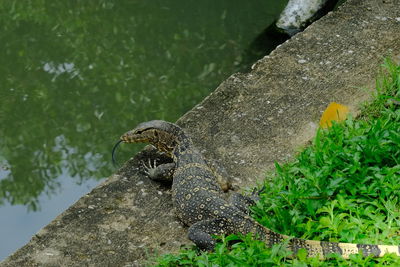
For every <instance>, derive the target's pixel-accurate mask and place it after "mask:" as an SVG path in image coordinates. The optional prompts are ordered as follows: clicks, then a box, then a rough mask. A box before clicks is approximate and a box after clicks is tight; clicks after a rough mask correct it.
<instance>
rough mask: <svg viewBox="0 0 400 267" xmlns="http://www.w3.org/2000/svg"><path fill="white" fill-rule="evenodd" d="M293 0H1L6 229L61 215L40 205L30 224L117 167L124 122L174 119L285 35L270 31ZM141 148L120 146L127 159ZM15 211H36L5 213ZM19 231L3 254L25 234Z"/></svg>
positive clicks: (1, 182) (0, 141)
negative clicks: (274, 35)
mask: <svg viewBox="0 0 400 267" xmlns="http://www.w3.org/2000/svg"><path fill="white" fill-rule="evenodd" d="M285 4H286V1H284V0H257V1H227V0H220V1H214V0H203V1H192V0H175V1H157V0H153V1H151V0H146V1H137V0H136V1H135V0H118V1H117V0H108V1H106V0H93V1H84V0H69V1H45V0H36V1H34V0H32V1H29V0H14V1H12V0H8V1H2V2H1V3H0V60H1V64H0V125H1V126H0V214H1V216H2V217H3V223H2V222H1V220H2V219H0V225H1V226H2V227H1V231H4V232H8V233H10V232H12V231H15V232H16V234H15V236H17V235H18V232H19V230H18V229H19V228H18V227H21V228H22V227H24V229H26V228H27V229H28V231H27V232H28V234H25V235H27V236H24V237H21V240H25V241H24V242H26V241H27V240H28V239H29V238H30V236H31V235H32V234H34V233H35V232H36V231H37V230H38V228H40V227H42V226H44V225H45V224H47V223H48V222H49V221H50V220H51V218H52V217H54V216H55V215H54V214H51V215H49V216H47V217H46V216H44V215H43V216H40V217H41V219H40V220H39V219H38V220H39V221H38V223H37V224H36V226H35V227H36V228H35V227H33V228H32V229H31V228H30V225H31V224H30V223H28V221H29V220H31V221H34V220H36V218H37V217H35V216H37V215H35V214H37V213H38V212H50V211H51V210H53V212H54V213H55V211H56V212H57V213H59V212H60V211H62V210H63V209H65V208H66V207H68V206H69V205H70V204H72V203H73V202H74V201H75V200H76V199H77V198H79V196H81V195H82V194H84V192H86V191H88V190H90V188H92V187H93V186H95V184H96V183H98V181H99V180H101V179H103V178H104V177H107V176H109V175H110V174H112V173H113V172H114V171H115V168H114V167H113V166H112V164H111V160H110V152H111V148H112V146H113V144H114V142H115V141H116V140H118V137H119V136H120V135H121V134H122V133H123V132H125V131H127V130H129V129H131V128H133V127H134V126H135V125H136V124H137V123H139V122H141V121H146V120H150V119H165V120H169V121H175V120H176V119H177V118H179V117H180V116H182V115H183V114H184V113H185V112H186V111H188V110H190V108H192V107H193V106H194V105H195V104H197V103H198V102H200V101H201V100H202V99H203V98H204V97H205V96H206V95H207V94H209V93H210V92H211V91H212V90H214V89H215V88H216V87H217V86H218V85H219V84H220V83H221V82H222V81H223V80H224V79H226V78H227V77H228V76H230V75H231V74H232V73H234V72H237V71H245V70H246V69H248V68H249V66H250V65H251V64H252V63H253V62H254V61H255V60H256V59H257V58H260V57H262V56H263V55H265V54H266V53H268V52H269V51H270V50H271V49H272V48H273V47H274V46H275V45H276V44H277V43H278V42H279V41H281V40H278V39H271V38H270V39H268V38H265V35H260V34H262V33H263V31H264V30H265V29H266V28H267V27H268V26H269V25H270V24H271V23H272V22H273V21H274V19H276V17H277V16H278V14H279V12H280V10H281V9H282V8H283V6H284V5H285ZM129 149H132V147H131V146H130V147H129ZM132 153H133V152H132V150H130V151H127V150H125V151H124V149H121V150H120V151H118V157H119V161H120V162H123V161H124V160H126V159H128V158H129V157H130V156H131V155H132ZM82 186H83V187H85V190H86V191H85V190H83V191H82V192H80V190H81V189H77V188H79V187H82ZM77 192H79V193H77ZM69 196H70V197H69ZM57 197H58V199H62V200H63V201H61V200H60V201H54V199H57ZM49 203H53V204H52V205H53V206H51V205H50V204H49ZM54 203H55V204H54ZM21 207H22V208H23V209H22V211H21ZM55 207H56V208H55ZM17 210H18V211H17ZM27 211H32V212H30V213H28V212H27ZM57 213H55V214H57ZM13 216H16V217H15V221H17V222H20V221H21V220H23V221H25V220H26V221H27V222H25V224H22V223H21V225H20V226H19V225H18V226H15V223H9V224H8V223H6V222H5V221H4V218H6V217H7V218H14V217H13ZM18 216H19V217H18ZM19 218H23V219H19ZM1 233H3V232H0V238H1V236H2V234H1ZM11 239H12V240H11ZM11 239H10V240H8V243H9V245H8V243H7V245H4V246H1V247H0V251H1V253H0V259H1V258H4V257H5V256H6V255H7V254H9V253H10V251H12V250H14V249H16V248H17V247H18V246H21V245H22V244H23V242H22V241H21V242H22V243H20V244H12V243H13V238H11ZM3 240H4V239H3ZM2 243H5V242H2Z"/></svg>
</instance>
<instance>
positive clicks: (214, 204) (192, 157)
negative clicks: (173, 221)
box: [116, 120, 400, 259]
mask: <svg viewBox="0 0 400 267" xmlns="http://www.w3.org/2000/svg"><path fill="white" fill-rule="evenodd" d="M120 142H124V143H141V142H144V143H150V144H152V145H154V146H155V147H156V148H157V149H158V150H159V151H161V152H164V153H166V154H167V155H168V156H169V157H171V158H172V159H173V164H169V165H167V166H163V165H159V166H156V167H155V168H161V169H162V171H160V172H159V173H170V174H172V180H173V181H172V201H173V205H174V207H175V209H176V212H177V216H178V218H179V219H180V220H181V221H182V222H183V223H184V224H186V225H188V226H189V230H188V235H189V239H190V240H192V241H193V242H194V243H195V244H196V245H197V246H198V247H200V248H201V249H205V250H212V249H213V248H214V246H215V240H214V239H213V238H212V235H223V234H225V235H228V234H232V233H241V234H248V233H253V234H254V236H256V237H257V238H258V239H260V240H263V241H264V242H265V243H266V244H267V245H268V246H272V245H274V244H277V243H279V242H281V241H283V240H285V239H288V238H289V237H288V236H286V235H282V234H279V233H276V232H274V231H272V230H270V229H268V228H266V227H264V226H262V225H261V224H259V223H258V222H256V221H255V220H254V219H253V218H251V217H250V216H249V210H248V206H249V204H252V203H254V199H253V198H252V197H247V196H243V195H240V194H238V193H234V194H233V195H232V197H231V198H230V199H229V200H228V201H226V200H225V199H224V198H223V191H222V190H221V187H220V186H219V184H218V182H217V179H216V176H215V174H214V172H213V170H212V169H211V168H210V167H209V165H208V164H207V162H206V160H205V159H204V158H203V156H202V154H201V153H200V152H199V151H198V150H197V149H196V148H195V147H194V145H193V143H192V140H191V138H190V137H189V136H188V135H187V134H186V133H185V132H184V130H183V129H182V128H180V127H179V126H177V125H176V124H173V123H169V122H165V121H160V120H154V121H149V122H144V123H141V124H139V125H138V126H137V127H136V128H135V129H133V130H131V131H129V132H127V133H125V134H124V135H122V136H121V141H120ZM120 142H118V143H117V144H116V145H118V144H119V143H120ZM165 169H168V171H166V170H165ZM169 169H173V170H169ZM152 173H157V171H155V172H152ZM149 174H150V175H149V176H150V178H154V177H152V175H151V173H150V172H149ZM160 179H162V178H160V177H157V179H156V180H160ZM166 179H170V178H166ZM288 248H289V249H290V250H291V251H292V252H293V254H296V253H297V251H298V250H299V249H301V248H304V249H306V250H307V252H308V256H317V255H318V256H319V257H320V258H321V259H323V258H324V257H326V255H328V254H331V253H338V254H340V255H342V256H343V257H344V258H348V257H349V255H351V254H357V253H359V252H360V250H361V251H362V253H363V255H365V256H367V255H372V256H376V257H381V256H383V255H384V254H385V253H395V254H396V255H398V256H400V246H387V245H363V244H351V243H335V242H326V241H315V240H304V239H300V238H295V237H294V238H293V237H292V238H290V241H289V244H288Z"/></svg>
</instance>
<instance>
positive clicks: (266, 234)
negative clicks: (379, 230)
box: [252, 225, 400, 259]
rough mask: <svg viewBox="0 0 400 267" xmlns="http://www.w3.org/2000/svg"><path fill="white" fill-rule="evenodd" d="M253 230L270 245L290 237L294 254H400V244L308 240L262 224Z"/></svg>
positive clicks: (310, 255) (380, 255)
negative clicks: (305, 251) (304, 251)
mask: <svg viewBox="0 0 400 267" xmlns="http://www.w3.org/2000/svg"><path fill="white" fill-rule="evenodd" d="M252 230H253V232H255V233H257V235H258V236H259V237H261V240H264V242H265V243H266V244H267V246H269V247H272V246H273V245H275V244H279V243H281V242H282V241H284V240H287V239H289V242H288V249H289V250H290V251H292V252H293V255H296V254H297V252H298V251H299V250H300V249H305V250H307V255H308V257H315V256H318V257H319V258H320V259H326V258H327V256H328V255H329V254H333V253H336V254H339V255H341V256H342V257H343V258H344V259H348V258H349V257H350V255H351V254H359V253H360V252H361V253H362V254H363V255H364V256H373V257H383V255H385V254H386V253H394V254H395V255H397V256H400V246H394V245H369V244H353V243H340V242H327V241H317V240H306V239H301V238H296V237H289V236H287V235H282V234H279V233H276V232H274V231H272V230H270V229H268V228H266V227H263V226H261V225H257V226H256V227H255V228H253V229H252Z"/></svg>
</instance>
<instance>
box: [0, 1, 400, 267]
mask: <svg viewBox="0 0 400 267" xmlns="http://www.w3.org/2000/svg"><path fill="white" fill-rule="evenodd" d="M399 6H400V0H362V1H361V0H348V2H347V3H345V4H344V5H343V6H342V7H341V8H340V9H339V10H338V11H336V12H334V13H330V14H328V15H327V16H325V17H324V18H322V19H321V20H319V21H317V22H316V23H314V24H312V25H311V26H310V27H309V28H307V29H306V30H305V31H304V32H302V33H300V34H297V35H295V36H294V37H293V38H292V39H291V40H289V41H287V42H286V43H284V44H283V45H281V46H280V47H278V48H277V49H276V50H275V51H274V52H272V53H271V54H270V55H269V56H266V57H264V58H263V59H262V60H260V61H258V62H257V63H256V64H255V65H254V66H253V68H252V70H251V72H249V73H247V74H234V75H232V76H231V77H230V78H229V79H227V80H226V81H225V82H223V83H222V84H221V85H220V86H219V87H218V88H217V89H216V90H215V91H214V92H213V93H212V94H210V95H209V96H208V97H207V98H206V99H204V101H203V102H201V103H200V104H199V105H197V106H196V107H194V108H193V109H192V110H191V111H190V112H188V113H187V114H185V115H184V116H183V117H182V118H181V119H180V120H179V121H178V123H179V124H180V125H181V126H183V127H184V128H185V129H186V130H187V132H188V133H190V134H191V135H192V136H193V139H194V142H195V144H196V145H197V146H198V147H199V148H200V150H201V151H203V152H204V155H205V156H206V157H207V158H209V159H213V160H216V162H218V164H220V166H221V167H222V168H224V169H225V170H226V171H227V173H229V175H230V177H232V179H233V182H234V185H235V188H236V189H238V188H244V187H248V186H252V185H254V184H255V183H256V181H258V180H260V179H262V178H263V176H264V174H265V172H266V171H268V170H271V169H272V167H273V163H274V162H275V161H278V162H284V161H286V160H287V159H289V158H290V157H291V156H293V154H294V153H295V151H296V149H298V148H299V147H301V146H303V145H304V144H306V142H307V141H309V140H310V139H311V138H312V136H313V135H314V134H315V130H316V128H317V125H318V120H319V117H320V116H321V114H322V112H323V110H324V109H325V107H326V106H327V105H328V103H329V102H332V101H335V102H338V103H342V104H345V105H348V106H350V108H351V109H352V110H353V112H354V111H356V108H357V107H358V105H359V104H360V103H361V102H363V101H364V100H366V99H367V98H368V96H369V95H370V92H369V91H370V90H368V89H372V88H374V85H375V78H376V76H377V72H378V69H379V65H380V64H381V63H382V62H383V58H384V56H386V55H390V54H391V55H392V56H393V58H394V59H395V60H396V59H397V60H398V59H399V57H398V55H399V54H400V53H399V51H400V8H399ZM127 130H129V129H127ZM121 134H122V133H121ZM111 145H112V144H110V146H111ZM146 153H148V151H147V150H145V151H144V152H142V153H140V154H139V155H137V156H136V157H135V158H133V159H132V160H130V161H129V162H127V163H126V164H125V165H124V167H123V168H121V170H119V172H118V173H116V174H113V175H111V176H110V178H109V179H108V180H107V181H106V182H104V183H103V184H101V185H99V186H98V187H97V188H95V189H94V190H93V191H92V192H90V193H89V194H88V195H86V196H83V197H82V198H81V199H80V200H79V201H77V202H76V203H75V204H74V205H73V206H71V207H70V208H69V209H68V210H66V211H65V212H63V213H62V214H61V215H59V216H58V217H57V218H56V219H55V220H54V221H52V222H51V223H50V224H49V225H47V226H46V227H44V228H43V229H42V230H41V231H39V232H38V233H37V234H36V235H35V236H34V237H33V238H32V240H31V241H30V242H29V243H28V244H26V245H25V246H24V247H22V248H21V249H19V250H18V251H16V252H15V253H14V254H12V255H11V256H9V257H8V258H7V259H6V260H4V261H3V262H2V263H1V264H0V266H142V265H145V263H146V261H147V259H148V258H149V257H151V256H152V255H154V253H155V252H159V253H164V252H175V251H177V250H178V249H179V247H180V246H181V244H190V241H188V239H187V237H186V234H187V231H186V227H185V226H183V225H181V223H180V222H179V221H178V220H177V219H176V217H175V216H174V212H173V209H172V205H171V194H170V191H169V189H168V186H167V185H160V184H157V183H155V182H152V181H149V179H147V178H146V177H145V176H144V175H143V174H142V172H141V170H140V163H139V162H140V160H141V158H142V159H143V158H145V157H146Z"/></svg>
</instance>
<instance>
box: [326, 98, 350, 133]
mask: <svg viewBox="0 0 400 267" xmlns="http://www.w3.org/2000/svg"><path fill="white" fill-rule="evenodd" d="M348 113H349V108H348V107H347V106H344V105H341V104H338V103H336V102H332V103H330V104H329V106H328V107H327V108H326V109H325V111H324V113H322V116H321V119H320V121H319V126H321V127H322V128H329V127H331V126H332V121H338V122H339V121H344V120H345V119H346V117H347V114H348Z"/></svg>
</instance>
